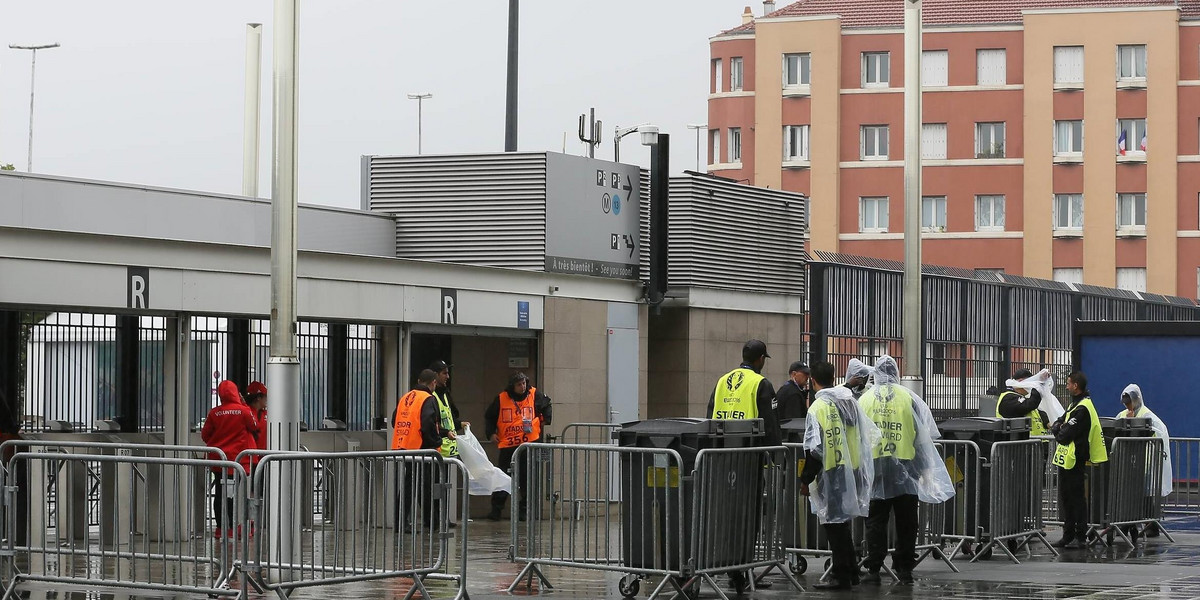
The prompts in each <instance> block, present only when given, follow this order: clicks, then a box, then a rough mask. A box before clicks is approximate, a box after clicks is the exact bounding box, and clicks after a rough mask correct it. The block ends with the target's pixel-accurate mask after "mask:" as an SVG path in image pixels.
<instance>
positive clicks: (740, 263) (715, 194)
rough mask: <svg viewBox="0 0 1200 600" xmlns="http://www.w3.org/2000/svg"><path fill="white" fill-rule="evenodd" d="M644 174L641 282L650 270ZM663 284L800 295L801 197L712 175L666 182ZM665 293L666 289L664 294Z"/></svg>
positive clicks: (804, 224) (804, 203) (804, 211)
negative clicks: (667, 226)
mask: <svg viewBox="0 0 1200 600" xmlns="http://www.w3.org/2000/svg"><path fill="white" fill-rule="evenodd" d="M649 188H650V185H649V176H648V174H647V173H646V172H645V171H643V174H642V190H643V192H642V249H643V252H642V263H641V266H642V269H641V270H642V273H643V277H642V279H643V280H645V279H646V275H647V274H649V272H650V260H649V256H648V255H647V252H645V250H647V249H649V247H650V229H649V225H650V223H649V214H650V198H649ZM669 211H670V213H669V214H670V218H669V222H670V239H671V241H670V249H669V254H670V256H669V259H668V271H669V273H668V285H669V287H670V288H671V289H674V290H679V289H680V288H687V287H703V288H716V289H728V290H735V291H743V292H765V293H777V294H793V295H803V294H804V289H805V288H804V285H805V281H804V272H805V253H804V242H805V236H806V235H807V233H808V200H807V199H806V198H805V197H804V196H802V195H800V194H796V193H792V192H782V191H778V190H769V189H764V188H758V187H752V186H748V185H742V184H739V183H733V182H730V181H726V180H724V179H720V178H716V177H706V176H698V175H685V176H682V177H672V178H671V190H670V208H669ZM668 295H670V292H668Z"/></svg>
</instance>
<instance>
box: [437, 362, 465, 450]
mask: <svg viewBox="0 0 1200 600" xmlns="http://www.w3.org/2000/svg"><path fill="white" fill-rule="evenodd" d="M429 370H430V371H433V372H434V373H437V379H436V380H435V381H434V385H433V388H432V389H431V390H430V391H431V392H432V393H433V397H434V398H435V399H436V400H437V404H438V422H439V426H440V427H441V428H442V431H452V432H454V434H455V435H452V436H447V437H443V438H442V445H441V447H440V448H438V452H439V453H440V454H441V455H442V456H445V457H446V458H453V457H455V456H458V441H457V440H455V437H457V434H458V432H460V431H462V430H463V429H464V428H466V427H470V426H471V423H470V422H469V421H463V420H460V419H459V412H458V406H456V405H455V404H454V399H453V398H451V397H450V364H449V363H447V362H446V361H444V360H435V361H433V364H431V365H429Z"/></svg>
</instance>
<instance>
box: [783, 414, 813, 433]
mask: <svg viewBox="0 0 1200 600" xmlns="http://www.w3.org/2000/svg"><path fill="white" fill-rule="evenodd" d="M807 427H808V419H806V418H804V417H796V418H794V419H786V420H783V421H780V422H779V428H780V429H782V430H784V431H804V430H805V429H806V428H807Z"/></svg>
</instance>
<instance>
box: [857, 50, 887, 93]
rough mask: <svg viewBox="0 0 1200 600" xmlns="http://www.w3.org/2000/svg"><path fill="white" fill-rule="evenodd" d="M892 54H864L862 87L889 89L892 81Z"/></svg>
mask: <svg viewBox="0 0 1200 600" xmlns="http://www.w3.org/2000/svg"><path fill="white" fill-rule="evenodd" d="M890 64H891V54H890V53H888V52H863V55H862V86H863V87H887V86H888V82H889V81H890V79H889V76H890V73H889V71H890Z"/></svg>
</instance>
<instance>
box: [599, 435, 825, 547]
mask: <svg viewBox="0 0 1200 600" xmlns="http://www.w3.org/2000/svg"><path fill="white" fill-rule="evenodd" d="M801 435H803V434H801ZM764 440H765V436H764V433H763V422H762V419H748V420H735V421H734V420H731V421H723V420H713V419H695V418H671V419H650V420H646V421H635V422H633V423H627V424H624V425H622V426H621V430H620V431H619V432H618V433H617V443H618V445H620V446H622V447H637V448H662V449H671V450H674V451H676V452H678V453H679V457H680V459H681V461H682V463H683V464H682V465H679V466H680V467H681V472H673V470H674V466H673V465H668V464H667V463H666V461H665V460H664V459H663V457H662V456H661V455H657V456H656V455H650V454H622V455H621V481H622V485H621V501H622V503H623V505H624V507H625V510H624V511H623V513H622V515H621V519H622V528H621V530H622V536H621V537H622V539H621V549H622V551H623V554H624V556H625V564H626V566H628V567H631V568H635V569H670V570H680V569H681V566H682V565H684V564H685V563H686V561H687V559H688V558H691V557H689V556H687V555H688V553H689V552H690V551H691V544H692V541H691V540H692V532H693V523H694V522H695V519H694V515H693V514H692V511H693V494H694V492H695V481H693V474H692V473H693V471H694V470H695V467H696V456H697V455H698V454H699V453H700V451H701V450H705V449H712V448H749V447H754V446H762V445H763V443H764ZM737 465H740V468H739V469H738V470H739V471H745V472H737V473H733V472H731V473H730V477H731V478H732V477H736V479H737V481H747V482H748V481H758V480H759V479H760V478H761V477H762V464H761V462H757V463H754V464H749V463H746V462H745V461H737ZM680 495H682V499H683V513H682V514H678V502H679V496H680ZM714 504H716V505H726V506H728V503H722V502H720V499H710V505H714ZM668 505H669V506H668ZM742 508H744V509H746V510H760V508H761V506H758V505H754V506H744V507H742ZM680 531H682V532H683V536H682V541H683V547H682V548H681V547H679V542H680V535H679V532H680ZM745 533H746V535H745V536H744V537H745V539H744V540H731V543H729V544H726V545H725V546H724V548H723V549H722V552H723V553H725V554H727V556H722V557H717V560H720V561H722V562H726V561H728V562H730V563H733V562H749V559H750V558H751V557H752V556H753V553H754V541H755V535H754V532H745Z"/></svg>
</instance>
